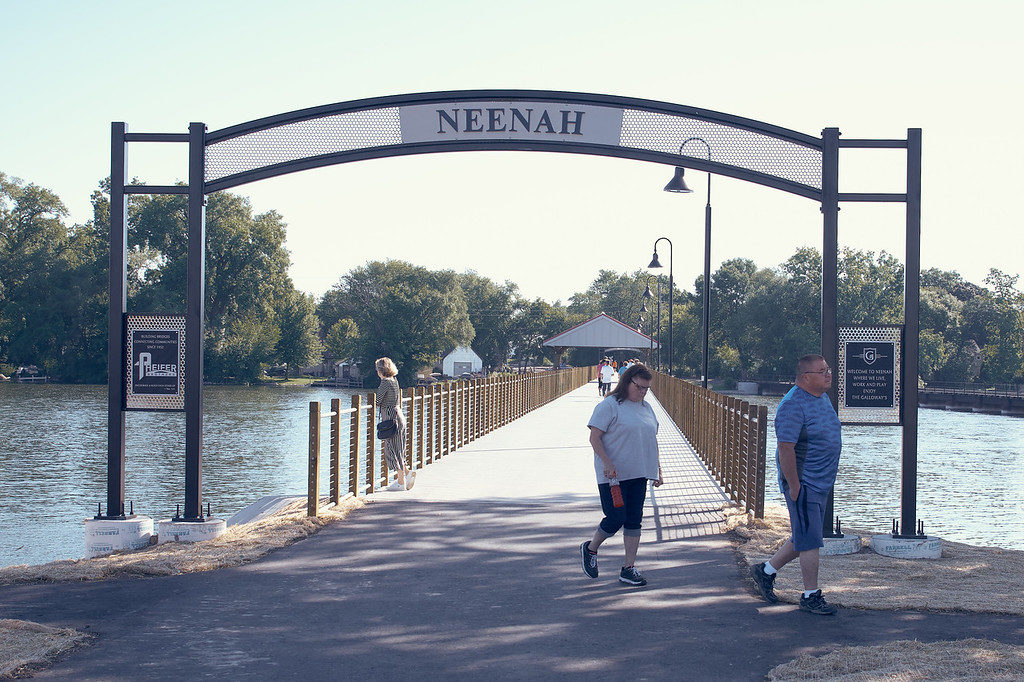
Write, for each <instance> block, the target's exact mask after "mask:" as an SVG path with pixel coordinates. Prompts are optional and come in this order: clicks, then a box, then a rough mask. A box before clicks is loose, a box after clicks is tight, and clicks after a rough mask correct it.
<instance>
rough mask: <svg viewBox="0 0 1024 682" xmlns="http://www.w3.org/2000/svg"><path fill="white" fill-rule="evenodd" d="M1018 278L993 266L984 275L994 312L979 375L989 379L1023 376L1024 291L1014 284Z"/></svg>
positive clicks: (994, 380)
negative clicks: (989, 290)
mask: <svg viewBox="0 0 1024 682" xmlns="http://www.w3.org/2000/svg"><path fill="white" fill-rule="evenodd" d="M1018 278H1019V276H1016V275H1015V276H1010V275H1007V274H1006V273H1004V272H1001V271H1000V270H996V269H992V270H989V274H988V276H987V277H985V284H987V285H988V286H989V288H990V289H991V291H992V293H991V299H992V307H993V308H994V310H995V313H996V314H995V315H994V316H993V317H991V318H989V319H988V322H987V328H986V337H987V339H986V341H987V343H986V344H985V345H984V346H983V347H982V349H981V352H982V355H983V356H984V364H983V365H982V368H981V378H982V379H984V380H986V381H988V382H991V383H1008V382H1011V381H1015V380H1018V379H1021V378H1024V294H1021V292H1019V291H1018V290H1017V288H1016V287H1017V280H1018Z"/></svg>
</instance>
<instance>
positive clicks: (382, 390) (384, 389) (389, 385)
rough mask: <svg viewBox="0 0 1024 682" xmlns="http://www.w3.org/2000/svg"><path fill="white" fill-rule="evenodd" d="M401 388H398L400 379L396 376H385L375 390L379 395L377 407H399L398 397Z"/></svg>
mask: <svg viewBox="0 0 1024 682" xmlns="http://www.w3.org/2000/svg"><path fill="white" fill-rule="evenodd" d="M400 392H401V389H399V388H398V379H396V378H395V377H383V378H381V380H380V386H378V387H377V390H376V391H375V392H374V393H375V394H376V396H377V407H382V408H383V407H391V408H397V407H398V399H399V394H400Z"/></svg>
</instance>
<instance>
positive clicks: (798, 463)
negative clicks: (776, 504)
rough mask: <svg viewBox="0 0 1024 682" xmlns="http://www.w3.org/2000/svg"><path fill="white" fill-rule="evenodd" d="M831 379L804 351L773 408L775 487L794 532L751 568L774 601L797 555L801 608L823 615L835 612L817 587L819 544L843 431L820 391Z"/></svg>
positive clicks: (764, 592)
mask: <svg viewBox="0 0 1024 682" xmlns="http://www.w3.org/2000/svg"><path fill="white" fill-rule="evenodd" d="M831 385H832V368H831V367H829V366H828V363H826V362H825V358H823V357H822V356H820V355H805V356H803V357H802V358H800V361H799V362H798V363H797V370H796V385H795V386H794V387H793V388H792V389H790V391H789V393H787V394H786V397H785V398H783V399H782V402H780V403H779V407H778V410H776V413H775V435H776V437H777V438H778V442H779V445H778V449H776V451H775V460H776V464H777V465H778V470H779V489H780V490H781V491H782V496H783V497H785V498H786V506H787V507H788V508H789V525H790V528H791V529H792V531H793V535H792V536H791V537H790V539H789V540H787V541H786V542H785V544H783V545H782V547H780V548H779V551H778V552H776V553H775V556H773V557H772V558H771V559H769V560H768V561H766V562H765V563H762V564H758V565H757V566H754V568H753V569H751V573H752V575H753V578H754V582H755V583H756V584H757V588H758V590H759V591H760V593H761V596H763V597H764V599H765V601H767V602H769V603H772V604H774V603H775V602H777V601H778V597H776V596H775V576H776V574H777V573H778V571H779V569H781V568H782V567H783V566H785V565H786V564H788V563H789V562H790V561H792V560H793V559H796V558H797V557H800V573H801V575H802V576H803V582H804V593H803V595H802V596H801V597H800V609H801V610H803V611H808V612H810V613H815V614H818V615H823V616H830V615H832V614H834V613H835V612H836V607H835V606H832V605H831V604H829V603H828V602H827V601H825V598H824V597H823V596H822V595H821V590H820V589H818V560H819V557H818V548H820V547H822V546H824V544H825V543H824V540H823V539H822V532H823V529H824V525H825V504H826V503H827V502H828V495H829V492H831V490H832V486H833V485H834V484H835V482H836V473H837V472H838V471H839V454H840V452H841V451H842V447H843V441H842V432H841V429H840V425H839V417H838V415H836V411H835V409H834V408H833V407H832V402H831V401H830V400H829V398H828V396H827V395H826V394H825V392H826V391H828V389H829V387H830V386H831Z"/></svg>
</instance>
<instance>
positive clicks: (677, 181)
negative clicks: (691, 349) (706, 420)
mask: <svg viewBox="0 0 1024 682" xmlns="http://www.w3.org/2000/svg"><path fill="white" fill-rule="evenodd" d="M690 142H701V143H703V144H704V147H705V149H706V150H707V159H708V163H710V162H711V145H709V144H708V143H707V140H705V139H704V138H702V137H690V138H687V139H686V140H685V141H684V142H683V143H682V144H681V145H679V154H680V155H682V153H683V147H685V146H686V145H687V144H689V143H690ZM685 170H686V169H684V168H681V167H679V166H676V172H675V175H674V176H672V179H671V180H670V181H669V183H668V184H667V185H665V191H666V192H682V193H686V194H689V193H690V192H693V190H692V189H690V188H689V187H687V186H686V181H685V180H684V179H683V172H684V171H685ZM669 243H670V244H671V242H669ZM703 298H704V324H703V327H704V339H703V342H704V347H703V349H702V351H701V368H700V385H701V386H702V387H704V388H707V387H708V332H709V329H710V327H711V171H710V170H709V171H708V202H707V205H706V206H705V207H704V296H703ZM669 312H670V313H671V309H669ZM671 342H672V336H671V333H670V334H669V344H670V345H671Z"/></svg>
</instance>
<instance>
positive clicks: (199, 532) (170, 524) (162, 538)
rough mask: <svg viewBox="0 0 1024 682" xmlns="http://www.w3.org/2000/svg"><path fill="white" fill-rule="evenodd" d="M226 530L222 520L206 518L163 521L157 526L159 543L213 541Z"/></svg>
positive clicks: (226, 526)
mask: <svg viewBox="0 0 1024 682" xmlns="http://www.w3.org/2000/svg"><path fill="white" fill-rule="evenodd" d="M227 529H228V525H227V522H225V521H224V519H214V518H211V517H207V518H205V519H203V520H202V521H175V520H173V519H163V520H162V521H160V523H159V524H158V525H157V534H158V535H159V543H160V544H161V545H162V544H164V543H165V542H202V541H203V540H213V539H214V538H219V537H220V536H221V535H224V532H225V531H226V530H227Z"/></svg>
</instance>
